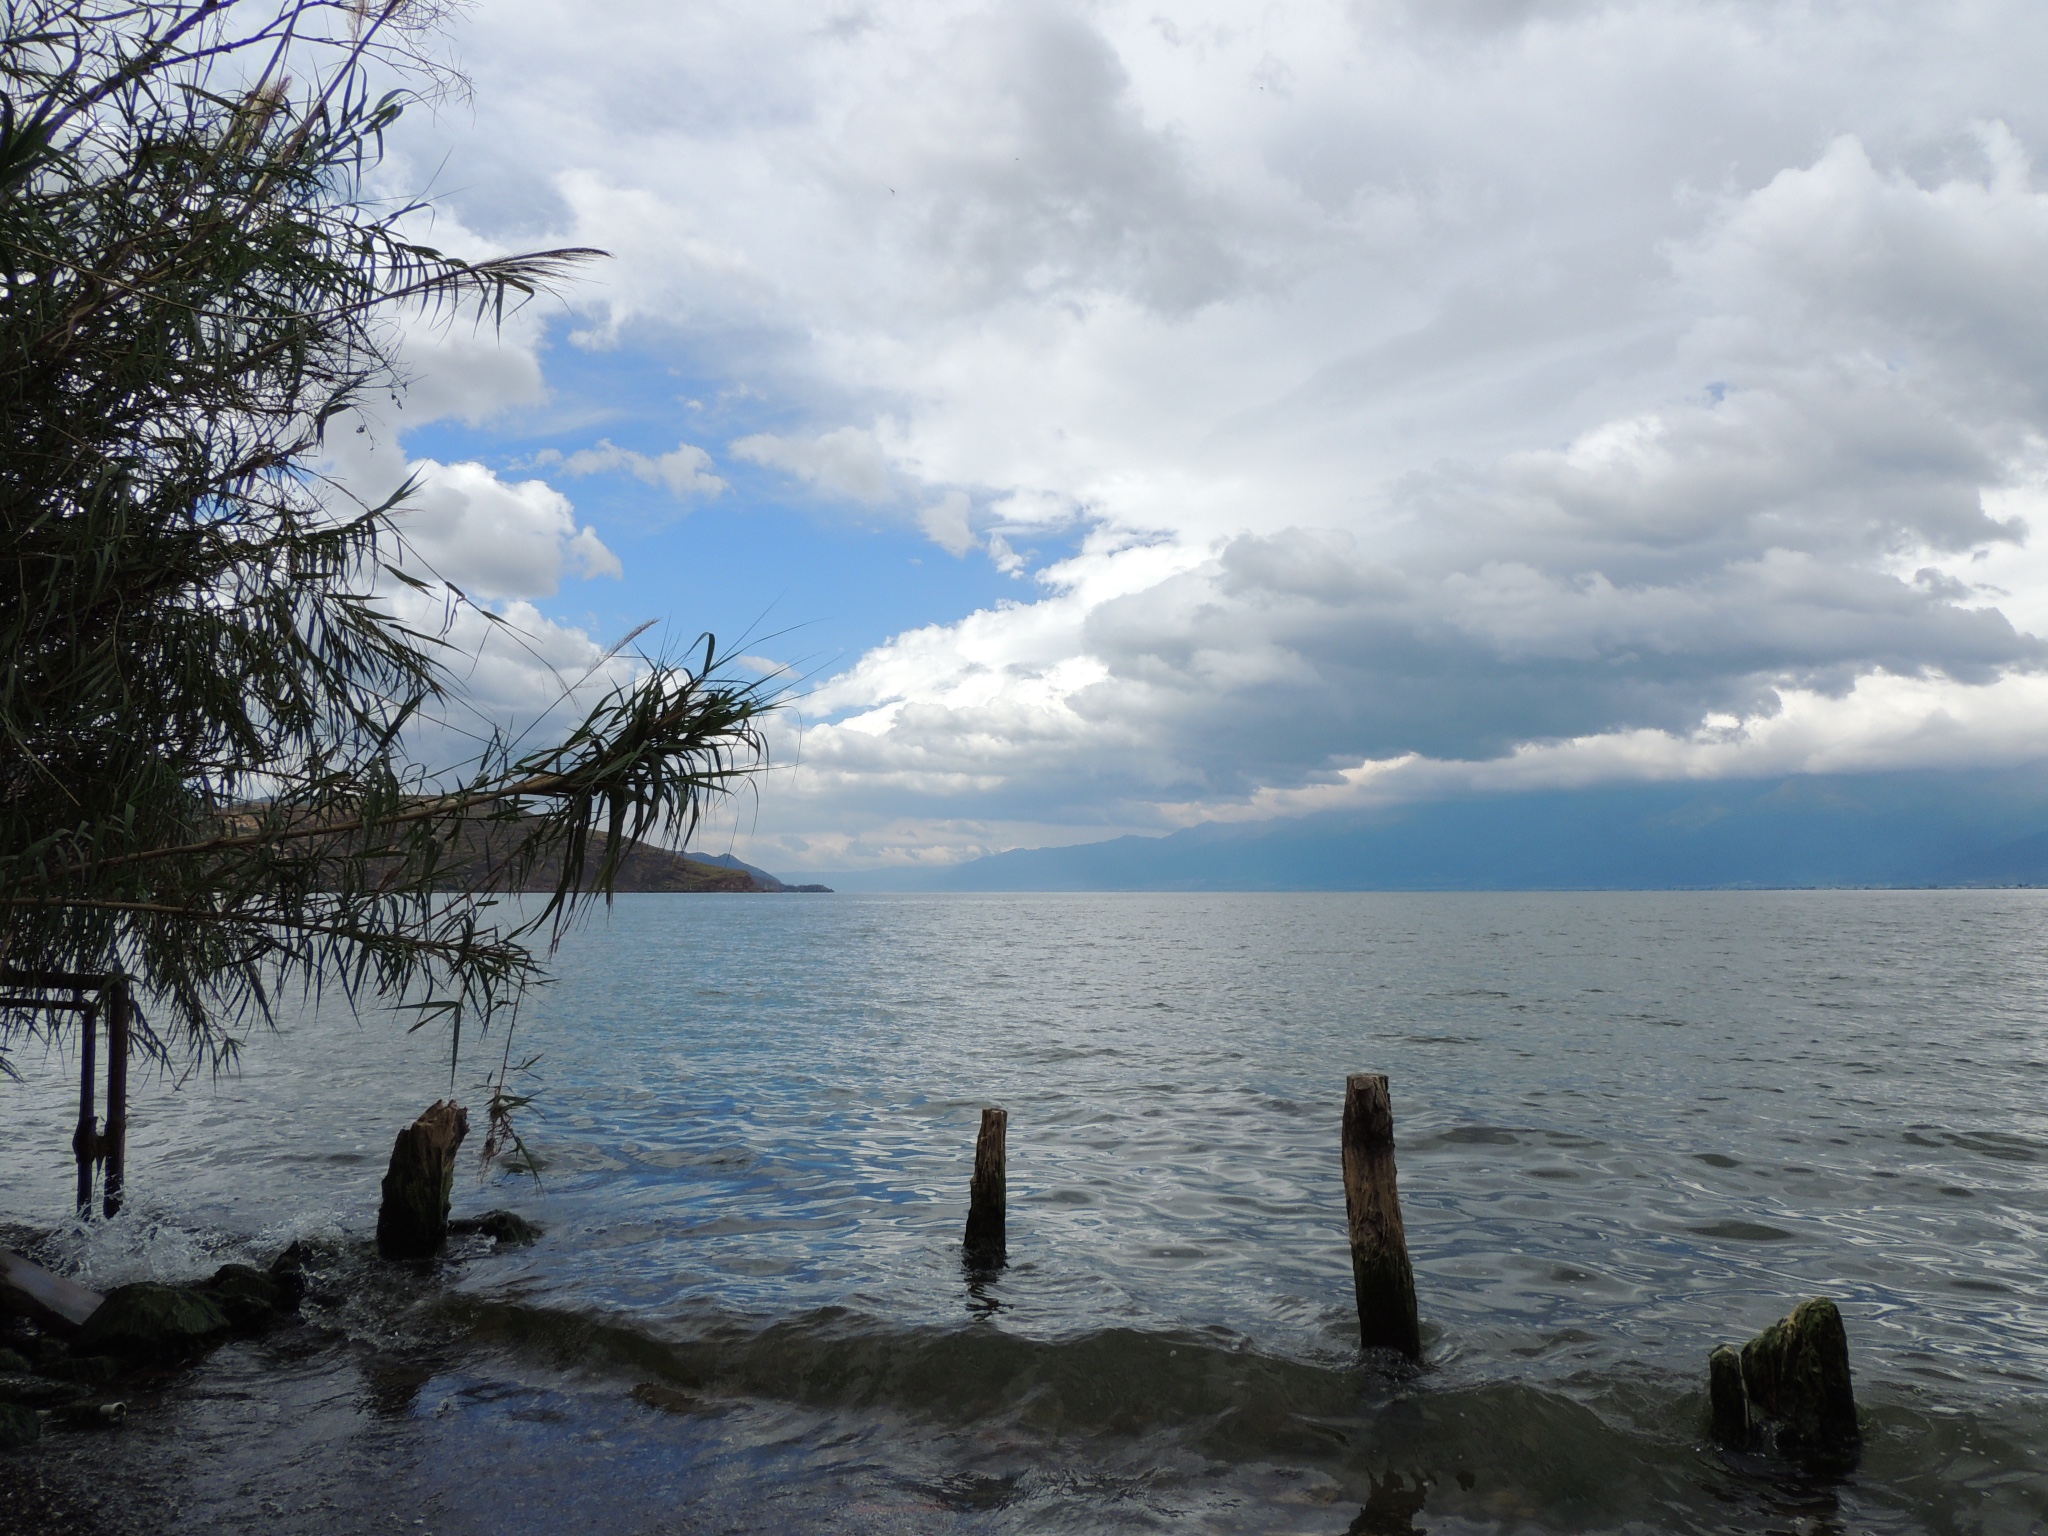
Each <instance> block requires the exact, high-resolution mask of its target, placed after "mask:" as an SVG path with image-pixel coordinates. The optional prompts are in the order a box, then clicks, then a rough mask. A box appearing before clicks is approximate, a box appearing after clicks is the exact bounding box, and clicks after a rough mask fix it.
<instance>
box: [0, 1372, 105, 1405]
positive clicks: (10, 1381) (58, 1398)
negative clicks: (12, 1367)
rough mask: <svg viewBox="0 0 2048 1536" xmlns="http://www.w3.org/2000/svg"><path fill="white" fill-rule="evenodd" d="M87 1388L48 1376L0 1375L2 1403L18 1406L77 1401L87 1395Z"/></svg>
mask: <svg viewBox="0 0 2048 1536" xmlns="http://www.w3.org/2000/svg"><path fill="white" fill-rule="evenodd" d="M86 1395H87V1393H86V1390H85V1388H83V1387H81V1386H78V1385H76V1384H75V1383H73V1382H68V1381H54V1380H52V1379H51V1378H50V1377H48V1376H0V1403H12V1404H13V1405H14V1406H15V1407H17V1408H48V1407H51V1406H53V1405H55V1404H57V1403H75V1402H77V1401H78V1400H79V1399H80V1398H81V1397H84V1396H86Z"/></svg>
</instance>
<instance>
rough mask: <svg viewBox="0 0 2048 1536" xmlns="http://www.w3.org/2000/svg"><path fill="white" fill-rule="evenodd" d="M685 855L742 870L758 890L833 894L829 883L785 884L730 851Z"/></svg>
mask: <svg viewBox="0 0 2048 1536" xmlns="http://www.w3.org/2000/svg"><path fill="white" fill-rule="evenodd" d="M685 857H686V858H688V859H689V860H690V862H691V863H693V864H716V865H717V866H718V867H719V868H721V869H737V870H740V871H742V872H744V873H745V874H746V875H747V876H748V877H749V878H751V879H752V880H753V882H754V887H755V889H757V890H762V891H816V892H821V893H823V894H824V895H827V896H829V895H831V894H832V887H831V886H829V885H784V884H783V883H782V882H781V881H780V880H778V879H776V878H775V877H774V876H773V875H771V874H769V873H768V871H767V870H765V869H759V868H757V867H755V866H754V865H752V864H743V863H741V862H740V861H739V860H738V859H736V858H734V857H733V856H732V855H731V854H729V853H686V854H685Z"/></svg>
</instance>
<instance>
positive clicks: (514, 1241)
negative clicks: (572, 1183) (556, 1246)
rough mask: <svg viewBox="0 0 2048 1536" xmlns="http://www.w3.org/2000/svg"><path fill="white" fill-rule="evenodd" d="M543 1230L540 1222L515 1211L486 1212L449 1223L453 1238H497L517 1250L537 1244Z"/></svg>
mask: <svg viewBox="0 0 2048 1536" xmlns="http://www.w3.org/2000/svg"><path fill="white" fill-rule="evenodd" d="M542 1230H543V1229H542V1227H541V1224H540V1223H539V1222H537V1221H528V1220H527V1219H526V1218H525V1217H524V1216H521V1215H519V1214H518V1213H517V1212H514V1211H485V1212H484V1213H483V1215H481V1216H465V1217H464V1218H463V1219H462V1220H460V1221H451V1222H449V1223H448V1231H449V1233H450V1235H452V1236H467V1235H470V1234H475V1235H477V1236H479V1237H489V1238H495V1239H496V1240H497V1241H498V1242H500V1243H502V1244H504V1245H506V1246H507V1247H515V1248H518V1247H524V1246H525V1245H526V1244H528V1243H532V1242H537V1241H538V1240H539V1239H540V1236H541V1233H542Z"/></svg>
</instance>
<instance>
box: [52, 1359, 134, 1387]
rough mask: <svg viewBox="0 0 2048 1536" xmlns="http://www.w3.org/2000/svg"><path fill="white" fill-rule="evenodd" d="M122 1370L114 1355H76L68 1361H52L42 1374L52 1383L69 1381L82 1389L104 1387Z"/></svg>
mask: <svg viewBox="0 0 2048 1536" xmlns="http://www.w3.org/2000/svg"><path fill="white" fill-rule="evenodd" d="M122 1370H123V1366H122V1364H121V1362H120V1361H118V1360H116V1359H115V1358H114V1357H113V1356H112V1355H74V1356H72V1357H71V1358H69V1359H66V1360H52V1361H51V1362H50V1363H49V1364H48V1365H46V1366H44V1367H43V1369H42V1374H43V1375H45V1376H47V1377H49V1378H50V1380H52V1381H68V1382H72V1383H74V1384H76V1385H78V1386H81V1387H103V1386H105V1385H106V1384H107V1383H108V1382H110V1381H112V1380H113V1379H114V1378H115V1377H116V1376H119V1375H120V1374H121V1372H122Z"/></svg>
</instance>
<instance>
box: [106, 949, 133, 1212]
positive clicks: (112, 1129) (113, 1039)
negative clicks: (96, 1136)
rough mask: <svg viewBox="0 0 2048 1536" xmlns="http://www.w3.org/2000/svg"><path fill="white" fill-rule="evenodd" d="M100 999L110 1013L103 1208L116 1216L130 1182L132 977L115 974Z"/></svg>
mask: <svg viewBox="0 0 2048 1536" xmlns="http://www.w3.org/2000/svg"><path fill="white" fill-rule="evenodd" d="M100 999H101V1003H100V1006H101V1007H102V1008H104V1009H105V1010H106V1015H107V1130H106V1135H105V1137H104V1139H103V1140H104V1151H105V1153H106V1159H107V1180H106V1187H105V1193H104V1196H103V1198H102V1200H101V1202H100V1209H101V1210H103V1211H104V1212H105V1213H106V1214H107V1215H108V1216H113V1215H116V1214H118V1213H119V1211H120V1209H121V1195H122V1191H123V1190H124V1189H126V1187H127V1184H128V1030H129V1025H130V1023H131V1022H132V1020H131V1015H132V1013H133V1010H134V1007H135V1002H134V999H133V998H131V997H130V996H129V995H128V978H127V977H125V976H115V977H113V978H111V979H110V980H109V981H108V983H107V986H106V990H105V991H103V992H102V993H101V994H100Z"/></svg>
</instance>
